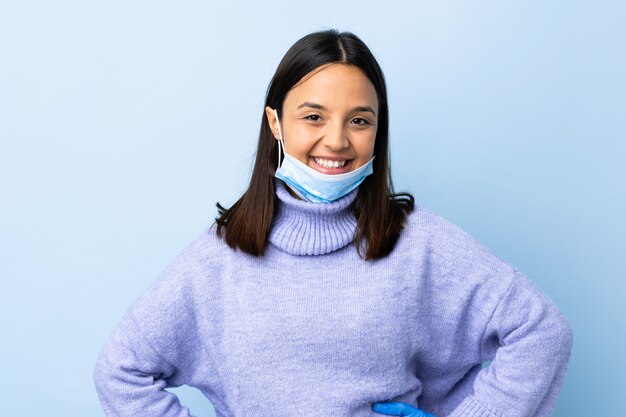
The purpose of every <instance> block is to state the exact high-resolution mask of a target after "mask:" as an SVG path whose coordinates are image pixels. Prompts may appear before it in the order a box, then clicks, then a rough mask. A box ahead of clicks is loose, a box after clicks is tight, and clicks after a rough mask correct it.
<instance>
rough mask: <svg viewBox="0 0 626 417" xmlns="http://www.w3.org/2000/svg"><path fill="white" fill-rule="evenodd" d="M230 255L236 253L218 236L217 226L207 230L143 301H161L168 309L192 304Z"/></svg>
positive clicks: (174, 260)
mask: <svg viewBox="0 0 626 417" xmlns="http://www.w3.org/2000/svg"><path fill="white" fill-rule="evenodd" d="M227 251H232V249H230V248H229V247H228V246H227V245H226V244H225V243H224V242H223V241H222V240H221V239H220V238H219V237H218V236H217V235H216V234H215V226H214V225H213V226H210V227H207V228H205V229H204V230H202V232H201V233H199V234H197V235H196V236H194V237H193V238H192V239H191V240H190V241H189V243H187V244H186V245H185V246H184V247H183V248H182V249H181V250H179V251H178V253H176V254H175V255H174V256H173V257H172V258H171V259H170V261H169V262H168V263H167V264H166V266H165V267H164V268H163V269H162V270H161V271H160V272H159V274H158V275H157V276H156V278H155V279H154V280H153V281H152V282H151V284H150V286H149V287H148V288H147V289H146V291H145V292H144V293H143V294H142V295H141V297H140V300H139V301H140V302H147V301H148V300H151V301H150V302H149V304H152V303H154V302H155V301H156V300H160V302H161V303H162V304H164V305H167V304H171V303H174V302H184V301H189V299H190V298H191V297H193V296H194V293H197V291H198V289H199V288H200V287H205V286H206V284H207V281H209V280H211V279H212V277H213V275H214V271H215V270H216V267H217V266H218V265H219V263H220V262H221V260H222V259H224V255H225V253H226V252H227Z"/></svg>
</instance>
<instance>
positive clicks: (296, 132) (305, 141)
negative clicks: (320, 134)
mask: <svg viewBox="0 0 626 417" xmlns="http://www.w3.org/2000/svg"><path fill="white" fill-rule="evenodd" d="M315 137H316V136H315V135H314V134H313V132H312V131H311V129H310V128H307V127H306V126H301V127H298V126H296V127H293V128H292V129H290V130H289V131H286V132H285V147H286V148H287V152H289V153H290V154H291V155H292V156H295V157H301V158H299V159H306V155H307V154H308V153H309V151H311V149H312V147H313V146H314V145H315V142H316V141H315Z"/></svg>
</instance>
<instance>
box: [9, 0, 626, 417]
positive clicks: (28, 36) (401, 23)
mask: <svg viewBox="0 0 626 417" xmlns="http://www.w3.org/2000/svg"><path fill="white" fill-rule="evenodd" d="M623 4H624V3H623V2H619V1H614V2H610V1H602V0H599V1H598V0H597V1H593V2H592V1H576V0H569V1H564V0H562V1H506V2H503V1H495V0H494V1H472V2H470V1H428V2H427V1H413V2H408V1H405V2H394V1H386V2H378V1H370V0H363V1H343V2H336V1H314V2H294V1H263V2H252V1H251V2H247V3H244V2H236V1H233V2H217V3H214V2H210V1H190V0H182V1H178V2H165V1H124V2H122V1H93V0H92V1H90V0H74V1H69V0H65V1H53V2H52V1H43V0H39V1H33V0H20V1H3V2H1V3H0V139H1V141H0V198H1V204H0V276H1V283H2V290H1V291H0V323H1V331H2V344H1V345H0V353H1V354H0V360H1V361H2V377H1V378H0V393H2V394H1V395H2V401H0V415H2V416H7V417H22V416H45V417H68V416H104V413H103V411H102V409H101V407H100V403H99V401H98V398H97V395H96V392H95V388H94V385H93V380H92V372H93V367H94V364H95V361H96V358H97V355H98V353H99V351H100V349H101V347H102V346H103V344H104V342H105V340H106V338H107V337H108V336H109V334H110V333H111V332H112V330H113V328H114V327H115V325H116V324H117V322H118V321H119V320H120V318H121V316H122V314H123V313H124V311H125V310H126V308H127V307H128V306H129V305H130V304H131V303H132V302H133V301H134V300H135V299H136V298H137V297H138V296H139V295H140V294H141V292H143V291H144V290H145V289H146V288H147V287H148V285H149V284H150V283H151V282H152V281H153V280H154V279H155V278H156V276H157V274H158V273H159V272H160V271H161V270H162V269H163V268H164V267H165V265H167V263H168V262H169V261H171V260H172V259H173V258H174V256H175V255H176V254H177V253H178V252H179V251H180V250H181V249H182V248H183V247H184V246H185V245H186V244H187V243H189V242H190V241H191V239H193V238H194V237H195V236H196V235H197V234H198V233H199V232H200V231H201V230H202V229H204V228H206V227H207V226H208V225H209V224H210V223H211V222H212V220H213V218H214V217H215V214H216V208H215V203H216V202H217V201H220V202H221V203H222V204H224V205H228V204H231V203H233V202H234V201H235V199H236V198H237V197H238V196H239V195H240V194H241V193H242V191H243V190H244V188H245V187H246V185H247V181H248V178H249V174H250V169H251V166H252V162H253V156H254V152H255V144H256V140H257V134H258V130H259V124H260V121H261V116H262V112H263V102H264V94H265V91H266V88H267V85H268V82H269V80H270V78H271V76H272V74H273V72H274V70H275V68H276V66H277V65H278V62H279V60H280V59H281V57H282V56H283V54H284V53H285V52H286V51H287V49H288V48H289V47H290V46H291V45H292V44H293V43H294V42H295V41H296V40H297V39H299V38H300V37H301V36H304V35H305V34H307V33H309V32H311V31H315V30H319V29H327V28H338V29H340V30H349V31H352V32H354V33H356V34H357V35H358V36H360V37H361V38H362V39H363V40H364V41H365V42H366V43H367V44H368V45H369V46H370V48H371V49H372V51H373V53H374V54H375V56H376V57H377V59H378V60H379V62H380V64H381V66H382V68H383V70H384V72H385V75H386V78H387V82H388V90H389V100H390V117H391V119H390V123H391V127H390V134H391V150H392V167H393V174H394V179H395V182H396V188H397V190H407V191H410V192H412V193H413V194H414V196H415V197H416V200H417V204H419V205H421V206H425V207H427V208H430V209H431V210H434V211H435V212H437V213H439V214H440V215H442V216H444V217H446V218H447V219H448V220H450V221H452V222H453V223H455V224H457V225H459V226H460V227H462V228H463V229H465V230H466V231H467V232H469V233H470V234H472V235H473V236H475V237H476V238H477V239H478V240H479V241H481V242H482V243H484V244H485V245H486V246H487V247H489V248H490V249H492V250H493V252H494V253H496V254H497V255H498V256H500V257H502V258H504V259H506V260H507V261H509V262H510V263H512V264H513V265H515V266H517V267H518V268H520V269H521V270H522V271H523V272H525V273H526V274H527V276H528V277H529V278H531V279H532V280H533V281H534V282H535V283H537V285H538V286H539V287H541V288H542V289H543V290H544V291H545V292H546V293H547V294H548V295H549V296H550V297H551V298H552V299H553V300H554V301H555V302H556V304H557V305H558V306H559V307H560V309H561V310H562V311H563V312H564V314H565V315H566V316H567V317H568V319H569V320H570V323H571V324H572V327H573V330H574V350H573V355H572V362H571V365H570V370H569V373H568V375H567V378H566V381H565V384H564V386H563V389H562V391H561V396H560V398H559V401H558V404H557V407H556V411H555V413H554V415H555V416H558V417H575V416H587V415H611V416H615V415H623V413H624V411H623V406H622V400H623V398H622V397H623V394H624V392H625V391H626V377H625V375H626V365H625V359H624V352H625V351H626V350H625V349H626V343H625V333H626V309H625V307H624V304H625V303H624V299H625V295H626V291H625V287H626V284H625V278H626V273H625V267H624V254H625V253H626V244H625V238H624V236H626V230H625V229H626V222H625V221H624V213H626V196H625V190H626V170H625V169H624V159H625V157H626V152H625V151H626V146H625V145H624V140H625V139H626V82H625V79H626V78H625V75H626V51H625V45H626V42H625V41H626V31H625V30H624V26H623V23H624V21H625V20H626V7H625V6H624V5H623ZM381 330H382V331H384V329H381ZM267 377H268V378H271V375H268V376H267ZM172 391H173V392H176V393H177V394H178V395H179V396H180V398H181V402H183V403H184V404H186V405H188V406H189V407H190V409H191V410H192V412H193V414H194V415H196V416H198V417H209V416H213V415H214V414H213V410H212V406H211V404H210V403H209V402H208V401H207V400H206V399H205V398H204V397H202V395H201V394H199V392H198V391H196V390H194V389H191V388H188V387H180V388H176V389H172Z"/></svg>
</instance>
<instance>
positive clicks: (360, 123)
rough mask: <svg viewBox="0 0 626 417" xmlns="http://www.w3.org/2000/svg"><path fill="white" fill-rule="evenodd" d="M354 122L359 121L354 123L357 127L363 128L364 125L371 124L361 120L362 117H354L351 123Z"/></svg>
mask: <svg viewBox="0 0 626 417" xmlns="http://www.w3.org/2000/svg"><path fill="white" fill-rule="evenodd" d="M355 120H360V122H358V123H356V124H357V125H362V126H365V125H369V124H371V123H370V122H368V121H367V120H365V119H363V118H362V117H355V118H354V119H352V121H355Z"/></svg>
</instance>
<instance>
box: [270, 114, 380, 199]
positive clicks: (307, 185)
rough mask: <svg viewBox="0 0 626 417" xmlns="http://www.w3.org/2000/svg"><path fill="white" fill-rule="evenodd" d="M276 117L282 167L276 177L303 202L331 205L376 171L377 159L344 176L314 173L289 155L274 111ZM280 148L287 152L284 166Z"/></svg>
mask: <svg viewBox="0 0 626 417" xmlns="http://www.w3.org/2000/svg"><path fill="white" fill-rule="evenodd" d="M274 114H275V115H276V122H277V123H278V136H279V138H280V139H279V144H278V165H279V168H278V169H277V170H276V174H274V176H275V177H276V178H278V179H281V180H283V181H284V182H285V183H286V184H287V186H289V188H291V189H292V190H293V191H294V192H295V193H296V194H298V195H299V196H300V197H302V198H303V199H305V200H307V201H310V202H312V203H331V202H333V201H335V200H337V199H338V198H341V197H343V196H345V195H346V194H348V193H349V192H350V191H352V190H354V189H355V188H356V187H358V186H359V185H360V184H361V183H362V182H363V180H364V179H365V177H367V176H368V175H370V174H371V173H372V172H373V169H372V161H373V160H374V157H372V159H370V160H369V161H367V162H366V163H365V164H364V165H363V166H360V167H359V168H357V169H355V170H353V171H350V172H346V173H344V174H336V175H332V174H324V173H322V172H319V171H316V170H314V169H313V168H311V167H310V166H308V165H307V164H305V163H303V162H301V161H299V160H298V159H296V158H294V157H293V156H291V155H289V154H288V153H287V151H286V150H285V142H283V133H282V130H281V128H280V121H279V120H278V112H277V111H276V109H274ZM281 148H282V151H283V152H284V153H285V158H284V159H283V162H282V164H281V162H280V153H281ZM278 165H277V166H278Z"/></svg>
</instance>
